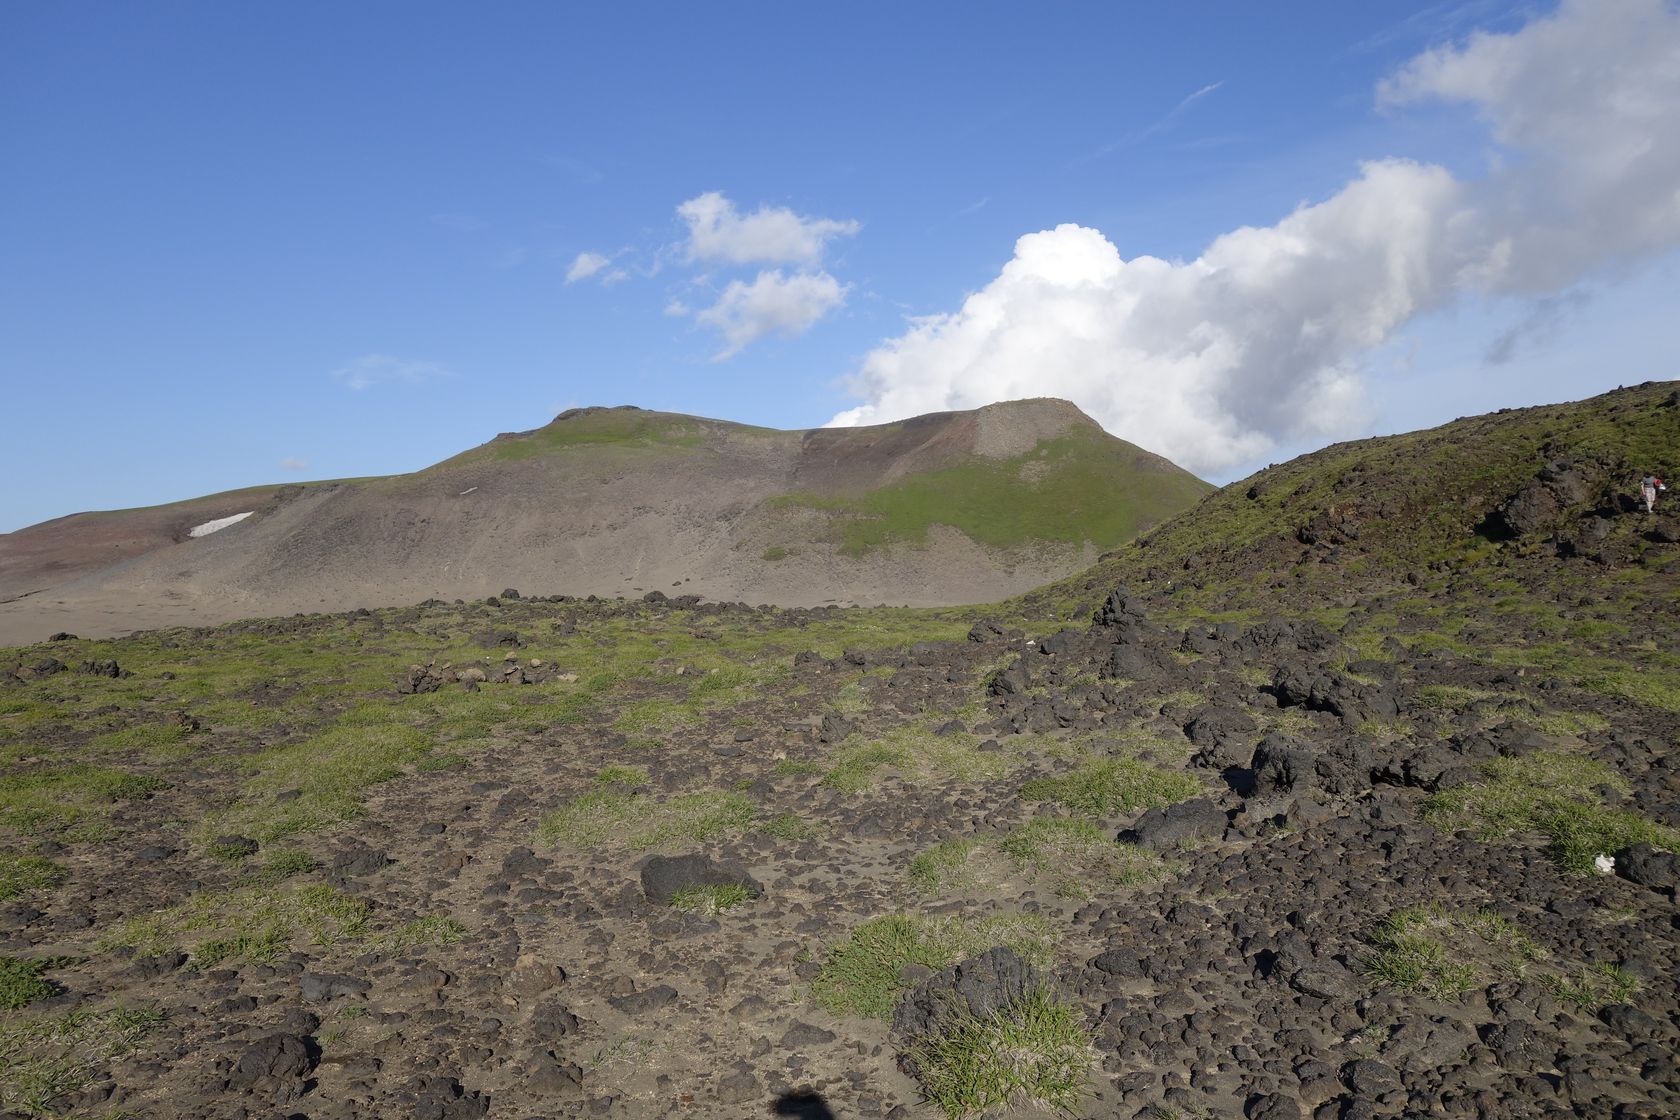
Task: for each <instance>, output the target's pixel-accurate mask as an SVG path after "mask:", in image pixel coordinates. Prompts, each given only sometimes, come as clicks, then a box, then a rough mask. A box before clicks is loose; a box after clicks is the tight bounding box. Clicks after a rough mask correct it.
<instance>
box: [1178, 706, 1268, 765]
mask: <svg viewBox="0 0 1680 1120" xmlns="http://www.w3.org/2000/svg"><path fill="white" fill-rule="evenodd" d="M1259 728H1260V725H1259V724H1257V723H1255V722H1254V717H1253V716H1251V715H1249V714H1248V713H1247V712H1245V711H1243V710H1242V709H1241V708H1236V707H1231V706H1229V705H1225V704H1203V705H1202V706H1201V707H1199V708H1197V709H1196V710H1195V711H1193V712H1191V713H1190V720H1189V722H1188V723H1186V724H1185V725H1184V735H1185V738H1187V739H1189V740H1190V741H1191V742H1192V743H1194V744H1196V746H1198V747H1200V748H1201V750H1200V751H1199V752H1198V753H1197V755H1196V758H1195V762H1196V765H1198V766H1212V767H1217V768H1221V769H1223V768H1224V767H1226V766H1242V765H1244V764H1246V763H1247V762H1248V759H1249V756H1250V755H1251V754H1252V753H1253V751H1252V750H1251V749H1250V744H1251V743H1253V742H1254V733H1255V732H1256V731H1258V730H1259Z"/></svg>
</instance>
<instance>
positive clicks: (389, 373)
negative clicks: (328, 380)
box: [332, 354, 450, 390]
mask: <svg viewBox="0 0 1680 1120" xmlns="http://www.w3.org/2000/svg"><path fill="white" fill-rule="evenodd" d="M332 375H333V377H335V378H337V379H338V380H339V381H342V382H344V384H345V385H346V386H348V387H349V388H351V389H357V390H361V389H370V388H372V387H373V386H375V385H389V384H411V385H412V384H417V383H419V382H422V381H433V380H436V379H437V378H440V377H448V376H450V373H449V371H448V370H447V369H445V368H444V367H442V366H440V365H437V364H436V363H435V362H416V361H412V360H410V359H407V358H397V357H393V356H392V355H390V354H364V355H362V356H361V357H360V358H357V359H356V360H355V361H353V362H348V363H346V364H345V365H342V366H340V367H339V368H338V369H335V370H333V372H332Z"/></svg>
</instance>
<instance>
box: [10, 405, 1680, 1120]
mask: <svg viewBox="0 0 1680 1120" xmlns="http://www.w3.org/2000/svg"><path fill="white" fill-rule="evenodd" d="M1677 413H1680V395H1677V394H1676V393H1675V391H1674V389H1673V388H1672V387H1671V386H1639V387H1635V388H1632V389H1627V390H1621V391H1618V392H1617V393H1612V394H1608V395H1607V396H1605V397H1601V398H1596V399H1594V400H1591V401H1585V402H1580V403H1578V404H1573V405H1560V406H1553V407H1549V408H1545V409H1531V410H1523V411H1518V412H1507V413H1501V414H1496V415H1493V416H1489V417H1476V418H1472V419H1470V420H1466V421H1459V422H1457V423H1455V424H1452V425H1447V426H1445V427H1443V428H1440V429H1436V430H1433V431H1431V432H1422V433H1413V434H1409V435H1403V436H1397V437H1392V438H1389V439H1381V440H1368V441H1362V442H1360V443H1356V444H1347V445H1341V446H1338V447H1334V448H1329V449H1326V450H1325V451H1323V452H1319V453H1317V454H1315V455H1312V456H1307V457H1304V458H1303V459H1300V460H1296V461H1294V462H1291V463H1286V464H1282V465H1280V466H1277V467H1273V468H1269V469H1268V470H1267V471H1264V472H1262V473H1261V474H1260V475H1257V476H1256V477H1255V478H1253V479H1249V480H1245V481H1244V482H1242V483H1238V484H1236V485H1234V486H1231V487H1227V488H1225V489H1223V490H1221V491H1219V492H1217V493H1215V494H1213V495H1211V496H1209V497H1208V498H1206V499H1205V500H1204V501H1202V502H1201V503H1200V504H1199V505H1197V506H1196V507H1195V508H1193V509H1192V510H1190V511H1189V512H1187V513H1185V514H1183V515H1181V516H1179V517H1177V518H1175V519H1172V520H1169V521H1167V522H1166V523H1164V524H1163V525H1161V526H1160V527H1159V528H1158V529H1156V530H1154V531H1153V532H1151V533H1149V534H1147V535H1146V536H1145V537H1143V538H1142V539H1141V540H1140V541H1139V542H1138V543H1136V544H1132V545H1126V546H1123V547H1122V548H1120V549H1119V550H1117V551H1115V552H1113V553H1110V554H1109V555H1108V556H1106V557H1104V558H1103V559H1102V561H1101V562H1100V563H1099V564H1098V565H1097V566H1096V567H1094V568H1092V569H1090V570H1088V571H1085V572H1082V573H1080V574H1079V575H1077V576H1074V577H1071V578H1069V579H1067V580H1064V581H1062V582H1060V583H1058V584H1054V585H1049V586H1046V587H1044V588H1041V589H1039V590H1037V591H1035V592H1032V593H1030V594H1027V595H1024V596H1021V597H1018V598H1017V599H1014V600H1010V601H1007V602H1002V603H998V604H993V605H990V606H978V607H976V606H968V607H959V608H946V609H885V608H874V609H857V608H853V609H842V608H837V607H832V606H824V607H815V608H785V607H769V606H749V605H747V604H744V603H739V602H710V601H705V600H701V599H699V598H697V597H695V596H678V597H675V598H670V597H667V595H666V593H664V592H661V591H647V592H645V593H641V594H636V595H631V596H622V597H621V596H600V597H597V596H585V597H576V596H529V595H526V596H521V595H520V594H519V593H518V592H516V591H513V590H511V589H509V590H506V591H504V592H503V593H502V594H499V595H492V596H480V597H476V598H474V599H471V600H470V601H461V602H445V601H442V600H439V599H430V600H427V601H425V602H422V603H418V604H417V605H407V606H399V607H388V608H380V609H357V610H351V611H344V612H338V613H312V614H300V615H297V616H294V617H287V618H272V619H254V620H246V621H241V622H236V623H231V624H228V625H223V626H218V627H208V628H192V629H186V628H173V629H160V630H155V631H150V632H146V633H141V634H136V635H133V636H129V637H123V638H113V639H92V638H79V637H75V636H73V635H71V634H59V635H56V636H54V638H53V639H52V640H50V641H47V642H42V643H37V644H34V645H30V646H22V647H17V648H12V649H5V650H0V1008H3V1009H4V1010H5V1012H6V1016H5V1021H4V1023H3V1024H0V1111H9V1112H10V1113H12V1114H15V1115H21V1116H26V1117H66V1118H70V1117H75V1118H84V1117H116V1116H137V1117H138V1116H160V1117H175V1116H181V1117H189V1116H191V1117H197V1116H219V1115H257V1116H262V1115H269V1114H271V1113H273V1111H274V1110H275V1108H276V1107H279V1108H280V1109H282V1110H283V1111H284V1112H285V1113H286V1114H294V1115H295V1114H301V1115H306V1116H309V1117H311V1118H315V1120H325V1118H344V1120H349V1118H352V1117H363V1116H428V1117H439V1118H445V1117H446V1118H451V1120H461V1118H478V1117H486V1116H492V1117H513V1118H518V1120H536V1118H538V1117H554V1116H564V1117H572V1116H578V1117H582V1116H597V1115H602V1116H625V1117H638V1118H639V1117H649V1118H651V1117H665V1116H669V1115H691V1116H697V1117H707V1118H715V1120H735V1118H738V1117H742V1116H777V1115H783V1116H785V1115H794V1116H798V1115H806V1116H824V1115H829V1116H837V1117H838V1116H848V1117H849V1116H857V1117H893V1118H895V1120H899V1118H904V1117H918V1116H927V1117H930V1118H937V1117H943V1118H946V1120H962V1118H970V1117H989V1118H1003V1117H1009V1118H1012V1120H1013V1118H1021V1120H1025V1118H1026V1117H1032V1116H1042V1115H1045V1114H1046V1112H1047V1111H1049V1112H1059V1113H1061V1114H1065V1115H1072V1116H1081V1117H1089V1118H1091V1120H1096V1118H1099V1117H1101V1118H1106V1117H1125V1118H1130V1120H1162V1118H1165V1117H1174V1116H1178V1117H1193V1116H1194V1117H1206V1118H1214V1117H1217V1118H1220V1120H1225V1118H1229V1120H1239V1118H1240V1120H1257V1118H1266V1120H1281V1118H1288V1117H1306V1116H1312V1117H1314V1118H1315V1120H1319V1118H1325V1120H1329V1118H1335V1120H1342V1118H1347V1117H1387V1116H1405V1115H1444V1116H1460V1115H1462V1116H1561V1115H1578V1116H1600V1115H1603V1116H1611V1117H1623V1116H1625V1117H1643V1118H1653V1120H1654V1118H1655V1117H1665V1116H1672V1115H1676V1114H1680V1067H1677V1066H1676V1064H1675V1062H1674V1059H1673V1054H1674V1050H1675V1043H1676V1041H1677V1040H1680V972H1677V965H1676V961H1680V927H1677V926H1676V925H1675V922H1674V905H1675V900H1676V892H1677V891H1680V768H1677V767H1676V766H1675V764H1674V763H1675V750H1676V744H1677V743H1680V662H1677V661H1676V655H1675V653H1674V651H1675V650H1676V649H1680V610H1677V609H1676V607H1677V606H1680V601H1677V597H1676V592H1677V587H1680V517H1676V515H1675V512H1674V511H1673V510H1671V509H1669V508H1668V507H1667V504H1666V496H1665V498H1664V499H1663V500H1660V501H1659V504H1658V508H1657V510H1656V512H1655V513H1652V514H1646V513H1645V512H1644V510H1643V507H1642V505H1638V506H1636V505H1634V504H1633V503H1631V502H1630V501H1629V498H1630V496H1631V491H1630V488H1629V485H1628V483H1629V480H1630V479H1636V478H1637V477H1638V476H1639V475H1641V474H1643V473H1645V471H1647V470H1655V471H1656V472H1657V473H1659V474H1664V473H1665V472H1666V470H1667V469H1668V468H1669V467H1670V460H1668V459H1666V458H1664V456H1665V455H1669V454H1672V453H1673V450H1672V449H1673V448H1674V447H1675V446H1676V443H1675V442H1674V441H1673V440H1672V439H1671V438H1670V436H1671V435H1672V433H1674V431H1675V425H1676V416H1677ZM642 419H645V418H642ZM621 420H624V418H623V417H607V418H606V420H604V421H602V423H603V424H604V425H606V427H605V428H603V429H602V430H603V432H604V431H606V430H607V429H608V428H611V426H612V424H617V423H618V422H619V421H621ZM630 420H631V421H636V420H637V418H634V417H632V418H630ZM609 422H610V423H609ZM656 426H657V425H656ZM618 430H619V431H620V432H621V434H622V436H623V438H624V440H627V441H629V442H630V444H632V445H635V444H636V441H641V440H649V441H652V444H653V445H654V446H658V445H659V444H660V441H662V440H663V439H664V438H665V435H664V434H663V432H664V431H665V430H664V429H663V428H661V429H660V431H659V432H658V433H654V434H649V433H648V432H647V431H646V430H645V429H644V430H642V431H641V432H640V434H638V432H637V430H636V425H635V423H634V422H631V423H628V425H627V426H625V427H622V428H620V429H618ZM948 431H949V429H948V428H946V427H933V428H928V427H924V428H922V429H921V430H917V429H916V427H915V426H914V425H910V426H906V427H901V428H899V429H897V430H895V431H891V432H888V431H885V430H881V431H877V432H876V433H874V434H873V435H870V436H867V437H865V438H866V439H874V440H878V441H880V442H877V443H876V444H874V447H875V448H876V449H877V451H878V452H879V454H880V456H881V460H882V461H883V462H885V461H889V460H890V461H900V462H901V461H903V459H902V456H903V454H904V446H905V445H906V444H913V445H914V447H915V448H922V449H925V448H928V447H929V446H932V451H925V450H924V451H922V452H920V454H922V455H923V458H922V459H921V460H919V461H920V462H921V463H922V465H924V466H926V467H927V468H928V469H927V470H926V471H924V472H922V474H923V475H924V476H932V475H936V474H938V472H939V471H940V470H947V471H949V470H952V469H953V468H951V467H950V465H949V464H947V465H945V466H944V467H941V466H939V465H938V460H939V458H940V456H944V455H948V454H949V449H948V448H945V447H941V446H938V444H937V440H935V441H934V442H933V443H932V444H931V445H930V442H929V435H930V433H931V434H933V435H935V436H938V435H939V434H940V433H945V432H948ZM1029 434H1030V433H1029ZM702 435H704V433H702ZM615 438H616V437H615ZM705 438H710V437H705ZM765 438H766V439H768V438H769V437H765ZM837 439H838V437H833V436H823V437H821V441H836V440H837ZM1023 439H1024V437H1023ZM603 440H605V436H603ZM891 441H898V442H897V443H893V442H891ZM605 442H606V443H610V442H611V441H605ZM819 442H820V441H819ZM832 446H833V445H832V444H831V445H830V447H829V448H828V450H831V449H832ZM857 447H858V445H847V446H846V447H845V450H847V451H848V453H850V452H854V451H856V450H857ZM828 450H825V448H823V447H818V448H815V449H814V450H812V449H808V451H809V452H810V453H812V454H817V453H821V454H827V453H828ZM561 454H562V455H563V454H565V453H564V452H562V453H561ZM1035 454H1036V455H1037V456H1038V457H1037V458H1036V459H1035V458H1034V455H1035ZM1056 455H1057V452H1056V450H1055V449H1054V448H1053V447H1052V448H1048V449H1047V448H1046V446H1045V442H1044V441H1040V440H1037V439H1036V438H1035V439H1034V441H1033V453H1029V454H1026V455H1025V457H1024V459H1023V458H1022V455H1021V453H1019V452H1017V453H1015V454H997V455H994V456H992V457H991V460H990V463H991V465H990V466H989V467H988V468H987V469H988V470H999V471H1003V470H1008V471H1020V470H1021V469H1023V467H1025V466H1027V465H1030V464H1031V463H1033V462H1038V463H1040V464H1041V465H1042V466H1041V468H1040V469H1042V470H1044V471H1046V472H1048V471H1054V470H1056V469H1064V468H1065V469H1070V470H1071V469H1074V468H1073V467H1070V466H1068V465H1067V463H1066V462H1064V463H1063V466H1062V467H1061V468H1059V467H1058V466H1057V462H1058V460H1057V458H1056ZM828 461H829V462H830V463H832V464H836V467H835V471H834V472H833V473H831V474H830V475H828V476H826V477H828V478H829V479H830V481H831V482H832V481H833V480H836V479H838V480H840V481H843V482H846V483H847V484H849V485H853V486H854V488H853V490H852V492H851V493H852V496H851V497H850V498H848V499H847V501H850V502H855V503H857V504H856V505H855V506H851V507H848V512H849V513H853V514H860V515H861V512H870V511H871V510H872V512H873V514H874V515H875V516H877V517H879V518H880V519H882V521H883V522H885V523H886V524H888V525H891V526H893V527H894V528H893V534H896V535H890V534H889V535H883V536H882V537H881V538H880V539H879V540H877V541H873V542H864V543H866V544H867V546H868V548H869V549H871V550H872V551H870V552H868V555H869V556H871V557H873V558H875V559H877V560H879V559H880V557H881V555H882V553H883V552H884V553H885V554H887V555H898V554H899V553H901V552H908V551H911V550H912V549H911V547H910V545H909V541H910V540H911V539H912V538H913V533H914V526H915V525H916V523H917V520H916V517H915V516H913V515H912V514H913V513H914V511H915V510H918V509H920V510H926V509H929V508H932V507H935V506H938V507H940V508H942V509H943V508H962V507H963V506H964V498H963V496H964V495H968V494H980V493H982V491H983V487H982V485H981V482H980V481H978V480H977V478H976V477H975V476H969V477H967V478H954V479H948V480H947V481H946V482H944V483H941V484H939V485H943V486H945V487H946V488H945V489H944V490H943V491H938V487H937V486H936V485H934V484H932V483H926V480H925V477H924V480H923V482H922V483H917V485H927V486H929V487H930V489H929V490H927V491H923V492H920V493H916V492H915V491H914V490H913V488H908V489H905V490H903V491H901V493H903V494H905V495H907V496H905V497H903V498H902V499H895V500H902V501H904V502H906V503H908V505H909V508H910V512H905V513H902V514H899V513H895V512H894V510H895V508H896V507H894V505H893V504H892V502H884V503H883V504H881V505H879V506H876V507H870V506H869V505H868V502H870V501H871V500H873V499H871V498H870V497H869V490H871V489H873V488H861V489H860V488H856V487H855V483H856V478H857V476H856V475H855V474H846V473H844V471H842V470H841V468H842V467H846V466H848V465H850V458H849V455H848V456H841V457H834V456H831V457H830V458H829V460H828ZM482 466H483V465H482V464H479V465H474V464H466V465H465V466H463V467H462V468H461V469H462V470H463V471H470V470H475V469H482ZM450 485H452V486H455V487H457V488H458V489H465V487H462V486H460V485H459V482H458V481H456V482H451V484H450ZM906 485H907V483H906V480H902V479H901V480H899V481H897V482H893V483H890V484H889V487H890V486H899V487H905V486H906ZM844 489H845V487H844V486H841V485H840V484H839V483H838V482H835V483H834V485H833V486H832V487H831V488H830V493H831V494H832V493H837V492H839V491H841V490H844ZM935 491H938V493H939V494H940V495H941V497H940V500H938V501H935V500H934V499H933V498H932V497H931V496H930V495H931V494H932V493H934V492H935ZM860 511H861V512H860ZM783 512H784V513H789V514H794V513H798V512H800V510H799V509H797V508H796V509H791V510H785V511H783ZM973 516H975V517H977V518H981V519H982V520H983V519H984V518H986V517H989V516H993V514H992V513H988V512H987V511H984V510H980V511H978V512H975V513H973ZM995 516H996V517H997V518H998V520H997V521H996V522H994V523H993V524H1004V523H1006V522H1007V518H1005V517H1004V515H1003V514H1001V513H997V514H996V515H995ZM1009 516H1011V517H1013V516H1016V515H1014V514H1011V515H1009ZM1019 516H1021V517H1027V516H1028V514H1027V513H1025V512H1022V513H1020V514H1019ZM1092 516H1094V517H1095V516H1099V515H1098V514H1093V515H1092ZM894 517H899V518H900V519H899V520H896V521H895V520H893V518H894ZM1033 524H1034V525H1036V526H1038V530H1037V531H1050V529H1047V528H1045V526H1047V525H1053V523H1051V522H1043V521H1039V522H1033ZM1408 526H1415V528H1416V532H1415V533H1412V532H1409V531H1408ZM766 562H767V563H769V562H771V561H768V560H766ZM775 562H776V563H785V562H786V559H785V558H784V559H783V560H780V561H775Z"/></svg>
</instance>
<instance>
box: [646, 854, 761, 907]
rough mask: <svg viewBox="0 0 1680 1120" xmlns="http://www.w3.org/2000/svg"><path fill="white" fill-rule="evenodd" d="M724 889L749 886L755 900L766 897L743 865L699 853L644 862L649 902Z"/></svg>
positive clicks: (651, 858)
mask: <svg viewBox="0 0 1680 1120" xmlns="http://www.w3.org/2000/svg"><path fill="white" fill-rule="evenodd" d="M722 886H738V887H745V888H746V889H747V890H749V891H751V892H752V894H753V897H754V898H758V897H761V896H762V895H763V894H764V887H763V885H762V884H760V883H759V882H758V880H756V879H754V878H753V877H752V876H751V875H749V874H747V871H746V868H744V867H741V866H740V865H739V864H734V863H719V862H716V861H714V860H711V859H708V858H707V857H706V856H703V855H700V854H698V853H694V854H691V855H685V856H649V857H648V858H647V859H645V860H643V861H642V893H643V894H644V895H646V896H647V898H648V901H650V902H653V903H656V904H658V905H660V906H664V905H666V904H667V903H669V902H670V901H671V898H672V896H673V895H675V894H677V893H678V892H679V891H685V890H692V889H694V888H696V887H722Z"/></svg>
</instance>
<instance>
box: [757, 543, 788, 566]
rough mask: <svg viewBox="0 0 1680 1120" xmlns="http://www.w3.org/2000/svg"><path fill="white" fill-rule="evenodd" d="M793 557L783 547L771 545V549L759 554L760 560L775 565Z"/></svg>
mask: <svg viewBox="0 0 1680 1120" xmlns="http://www.w3.org/2000/svg"><path fill="white" fill-rule="evenodd" d="M791 555H792V553H790V552H789V551H788V550H787V549H785V548H783V547H782V546H781V545H771V546H770V547H769V548H767V549H765V550H764V551H763V552H761V553H759V554H758V558H759V559H760V560H764V561H767V562H769V563H771V564H774V563H775V562H776V561H778V560H786V559H787V558H788V557H789V556H791Z"/></svg>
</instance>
